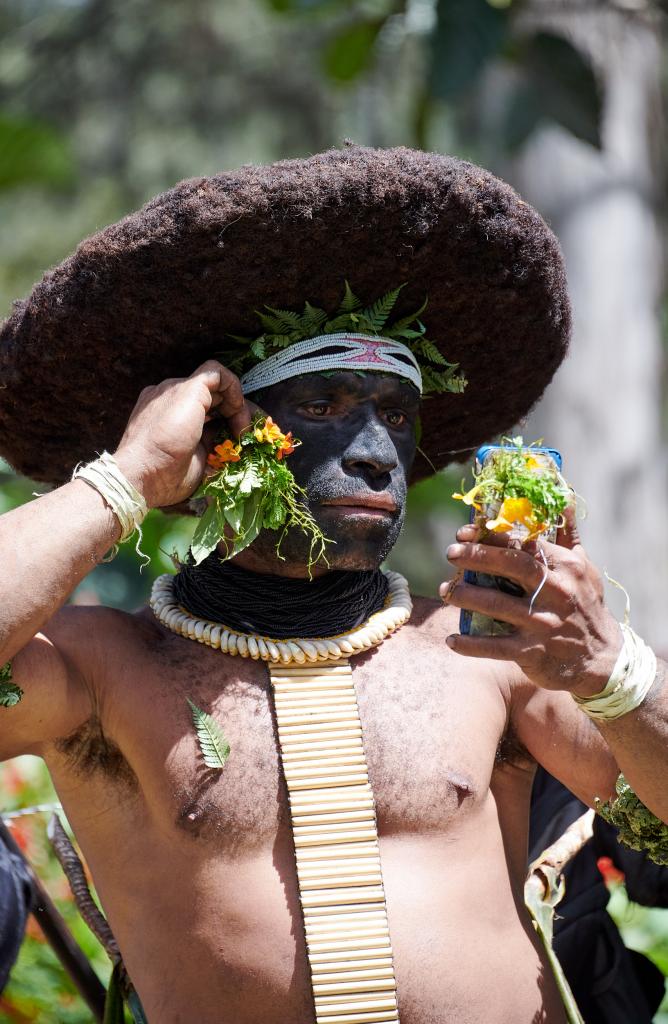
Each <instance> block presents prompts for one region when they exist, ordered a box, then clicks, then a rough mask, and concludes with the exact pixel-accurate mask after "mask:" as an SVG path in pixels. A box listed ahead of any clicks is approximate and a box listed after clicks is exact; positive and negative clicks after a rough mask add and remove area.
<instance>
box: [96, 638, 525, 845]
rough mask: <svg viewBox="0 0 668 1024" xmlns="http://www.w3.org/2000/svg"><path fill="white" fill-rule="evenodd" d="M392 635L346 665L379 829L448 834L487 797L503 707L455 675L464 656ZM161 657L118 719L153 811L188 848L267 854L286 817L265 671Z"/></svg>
mask: <svg viewBox="0 0 668 1024" xmlns="http://www.w3.org/2000/svg"><path fill="white" fill-rule="evenodd" d="M397 639H398V638H395V639H394V640H393V641H390V642H386V643H385V644H384V645H383V647H382V648H380V649H379V650H377V651H376V652H374V653H373V654H371V655H367V656H365V657H363V658H361V659H352V666H353V681H354V685H355V691H356V695H357V702H358V706H359V714H360V719H361V723H362V732H363V742H364V748H365V753H366V758H367V763H368V767H369V776H370V780H371V784H372V788H373V791H374V797H375V802H376V812H377V816H378V824H379V830H380V833H381V834H387V835H389V834H400V833H416V832H417V833H436V832H445V831H449V830H452V829H453V828H456V827H457V822H458V821H461V820H462V819H463V818H464V817H465V816H466V815H467V814H469V813H470V812H471V811H473V810H474V809H475V808H476V806H477V805H478V804H479V803H480V801H481V800H482V799H483V798H484V796H485V794H486V793H487V789H488V786H489V780H490V775H491V772H492V768H493V764H494V754H495V751H496V746H497V743H498V741H499V739H500V737H501V735H502V732H503V728H504V724H505V707H504V705H503V701H502V700H501V698H500V696H499V693H498V690H496V689H495V688H493V687H490V686H489V685H488V684H485V683H484V682H482V683H481V682H480V680H479V679H478V680H476V678H475V677H472V676H471V674H470V673H469V674H468V675H465V674H464V673H458V672H457V671H456V669H455V663H456V662H459V664H461V665H462V666H464V667H465V663H464V662H462V661H461V660H460V659H454V658H450V659H448V658H447V657H446V658H445V659H444V658H443V656H442V654H441V653H440V652H438V651H437V650H434V648H433V646H430V645H425V646H424V647H420V645H419V644H418V645H417V646H416V645H410V646H408V645H406V644H401V645H400V644H398V643H396V640H397ZM168 652H169V656H168V657H166V658H165V657H163V659H162V664H160V665H156V666H155V668H156V669H157V670H156V671H148V672H147V670H146V666H141V667H139V669H138V670H139V671H140V672H141V671H142V670H143V678H142V679H141V680H140V679H137V681H136V686H135V688H134V690H130V688H127V689H126V692H131V693H132V694H133V696H132V697H131V699H130V700H129V702H128V704H127V705H126V710H125V712H124V713H120V714H119V715H118V717H117V719H116V720H115V722H114V731H115V733H116V734H117V735H118V737H119V741H120V746H121V748H122V749H123V751H124V753H125V754H126V757H127V759H128V761H129V762H130V764H131V766H132V768H133V770H134V772H135V774H136V776H137V780H138V784H139V786H140V788H141V789H142V791H143V794H144V797H145V798H146V800H147V802H148V803H149V805H150V807H151V809H152V815H153V816H154V817H155V816H157V817H158V818H159V819H161V823H162V825H163V826H164V827H167V828H176V830H177V833H178V834H179V835H180V836H182V837H183V839H184V841H186V840H187V839H191V840H193V841H198V842H200V843H207V842H215V843H216V846H217V849H218V850H220V849H221V848H223V847H227V848H229V850H230V852H231V853H233V852H235V851H238V852H241V851H242V850H243V851H246V852H249V853H250V852H251V851H252V848H253V847H255V848H257V849H260V848H262V847H265V846H266V845H267V844H268V843H270V842H271V841H272V838H273V837H274V836H275V834H276V832H277V829H278V827H279V825H280V823H281V822H286V821H287V820H288V816H287V802H286V791H285V785H284V782H283V777H282V769H281V759H280V750H279V743H278V736H277V730H276V719H275V711H274V704H273V696H272V690H271V685H270V680H269V672H268V669H267V667H266V666H265V665H263V664H262V663H255V662H249V661H245V660H244V661H242V660H241V659H239V658H235V659H231V658H228V657H223V656H221V655H220V654H218V653H217V652H212V651H208V650H206V649H203V648H202V647H199V646H195V645H193V644H192V643H189V642H188V641H183V640H180V641H176V644H174V643H171V644H169V647H168ZM444 662H445V664H444ZM448 662H450V667H448ZM188 700H191V701H193V702H194V703H195V704H196V705H197V706H198V707H199V708H201V709H202V710H203V711H205V712H207V713H209V714H211V715H212V717H213V718H214V719H215V722H216V723H217V725H218V727H219V728H220V730H221V731H222V733H223V734H224V736H225V739H226V740H227V742H228V744H229V747H230V753H229V757H228V759H227V762H226V764H225V767H224V768H223V769H222V770H219V769H210V768H207V767H206V765H205V764H204V760H203V757H202V754H201V751H200V749H199V746H198V740H197V736H196V732H195V727H194V724H193V720H192V715H191V712H190V708H189V704H188Z"/></svg>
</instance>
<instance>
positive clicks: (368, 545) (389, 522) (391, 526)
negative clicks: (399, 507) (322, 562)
mask: <svg viewBox="0 0 668 1024" xmlns="http://www.w3.org/2000/svg"><path fill="white" fill-rule="evenodd" d="M320 512H321V510H320V509H318V513H320ZM318 513H316V519H317V522H318V526H319V527H320V529H321V530H322V532H323V533H324V535H325V537H327V539H328V540H329V541H331V543H329V544H328V545H327V547H326V550H325V553H326V557H327V561H328V562H329V568H330V569H343V570H349V571H361V570H372V569H377V568H378V567H379V566H380V564H381V563H382V562H383V561H384V560H385V559H386V558H387V556H388V555H389V553H390V551H391V550H392V548H393V547H394V545H395V544H396V542H397V539H398V537H399V534H400V532H401V526H402V521H403V516H399V515H392V516H387V515H385V516H366V515H360V516H356V515H353V516H338V515H337V516H333V515H321V514H318ZM284 543H285V549H283V547H282V548H281V554H282V555H284V556H285V557H286V558H288V557H290V558H295V559H297V558H299V560H300V561H303V560H306V561H308V542H307V539H306V537H305V536H304V534H300V533H299V532H298V531H295V530H291V531H290V532H289V533H288V534H287V535H286V538H285V542H284ZM288 550H289V551H290V554H289V555H288Z"/></svg>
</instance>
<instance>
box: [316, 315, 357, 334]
mask: <svg viewBox="0 0 668 1024" xmlns="http://www.w3.org/2000/svg"><path fill="white" fill-rule="evenodd" d="M352 316H356V314H354V313H352V314H351V313H341V314H340V315H339V316H335V317H334V319H333V320H328V321H327V323H326V324H324V326H323V328H322V333H323V334H338V333H339V331H356V330H357V324H356V322H355V321H353V320H352V319H351V317H352Z"/></svg>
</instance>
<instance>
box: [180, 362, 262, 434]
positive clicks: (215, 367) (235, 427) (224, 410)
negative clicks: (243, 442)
mask: <svg viewBox="0 0 668 1024" xmlns="http://www.w3.org/2000/svg"><path fill="white" fill-rule="evenodd" d="M189 380H196V381H198V383H200V382H201V383H203V384H204V385H205V387H206V388H207V389H208V390H209V392H210V395H211V398H210V402H209V405H208V407H207V411H208V409H215V410H216V411H217V413H218V415H219V416H221V417H222V418H223V419H225V420H227V424H228V427H229V429H230V433H231V434H233V435H234V436H235V437H238V436H239V435H240V434H241V433H242V431H244V430H247V429H248V427H250V425H251V421H252V418H253V409H254V408H255V407H254V406H253V405H252V403H249V402H247V401H246V399H245V398H244V395H243V392H242V390H241V382H240V380H239V378H238V377H237V375H236V374H235V373H232V371H231V370H228V369H227V367H226V366H223V364H222V363H219V362H217V361H216V360H215V359H208V360H207V361H206V362H205V363H202V365H201V366H198V368H197V369H196V370H195V372H194V373H192V374H191V375H190V377H189Z"/></svg>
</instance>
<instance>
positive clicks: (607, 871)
mask: <svg viewBox="0 0 668 1024" xmlns="http://www.w3.org/2000/svg"><path fill="white" fill-rule="evenodd" d="M596 867H597V868H598V870H599V871H600V872H601V874H602V875H603V881H604V882H605V884H606V885H619V883H620V882H623V881H624V878H625V875H624V872H623V871H620V869H619V868H618V867H617V865H616V864H615V862H614V861H613V859H612V857H599V858H598V860H597V861H596Z"/></svg>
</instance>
